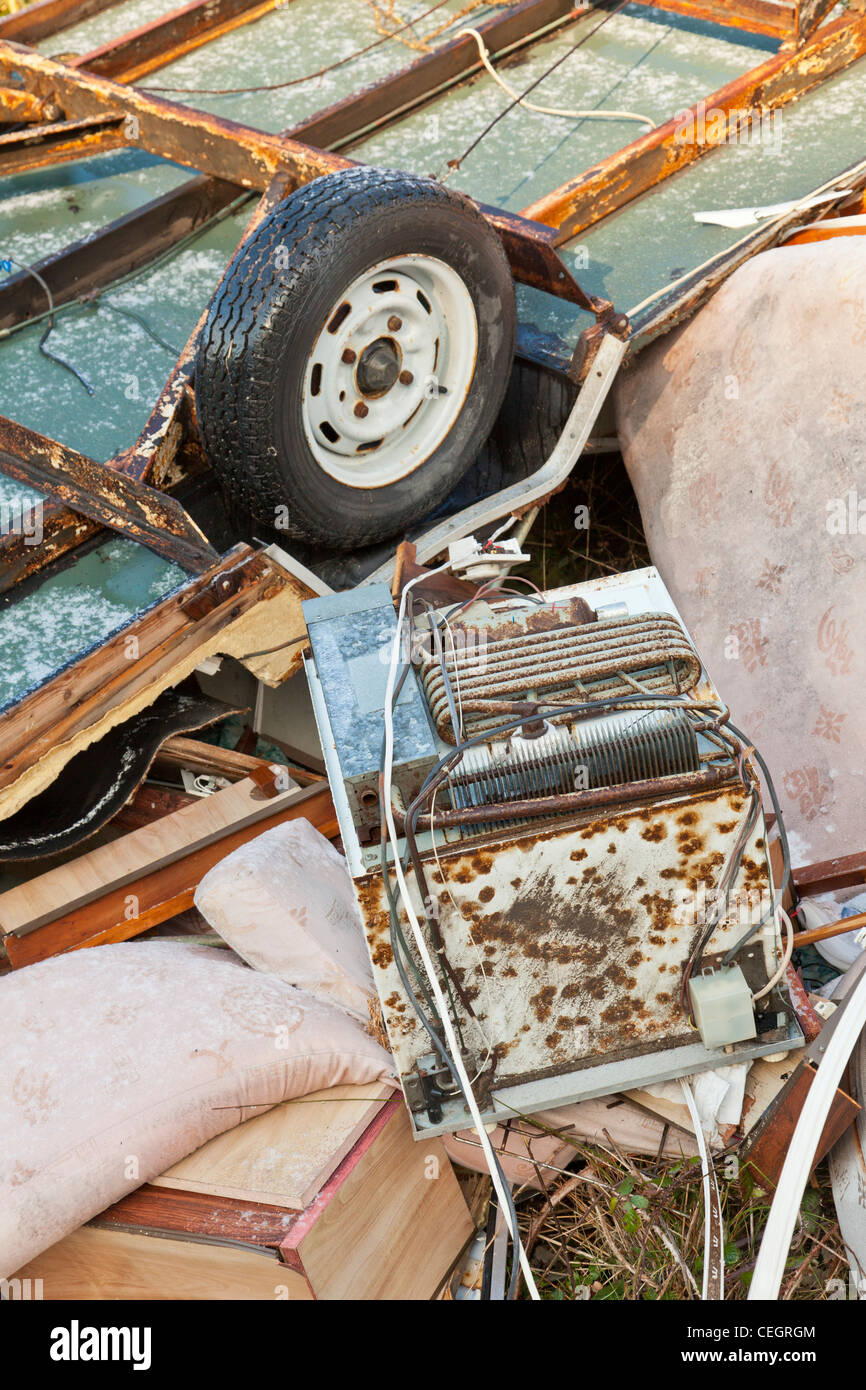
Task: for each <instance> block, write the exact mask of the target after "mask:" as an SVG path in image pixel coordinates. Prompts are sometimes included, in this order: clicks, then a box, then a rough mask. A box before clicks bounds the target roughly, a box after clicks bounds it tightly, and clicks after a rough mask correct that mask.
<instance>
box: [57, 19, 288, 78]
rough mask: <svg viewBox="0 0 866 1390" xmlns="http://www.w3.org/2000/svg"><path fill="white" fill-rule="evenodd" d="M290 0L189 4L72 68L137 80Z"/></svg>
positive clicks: (75, 62)
mask: <svg viewBox="0 0 866 1390" xmlns="http://www.w3.org/2000/svg"><path fill="white" fill-rule="evenodd" d="M287 2H288V0H192V4H189V5H184V6H182V7H181V8H180V9H177V10H172V11H171V12H170V13H169V14H165V15H160V17H159V19H154V20H152V21H151V23H150V24H142V25H140V26H139V27H138V28H137V29H131V30H129V32H128V33H125V34H120V35H118V37H117V38H114V39H109V40H108V41H107V42H106V43H104V44H100V46H99V47H98V48H93V49H91V50H90V51H89V52H88V53H82V54H81V55H80V56H78V57H77V58H73V59H72V60H71V61H70V63H69V66H70V67H71V68H83V69H86V71H87V72H95V73H99V75H100V76H101V77H113V78H114V79H115V81H117V82H137V81H138V79H139V78H140V77H144V75H145V73H148V72H153V71H154V70H155V69H156V68H161V67H165V66H166V65H167V64H168V63H173V62H175V61H176V60H177V59H178V58H182V57H183V56H184V54H186V53H192V52H193V51H194V50H195V49H196V48H201V47H202V45H203V44H206V43H210V42H211V41H212V40H213V39H217V38H219V37H220V36H221V35H222V34H229V33H231V32H232V30H234V29H239V28H240V27H241V26H242V25H244V24H252V23H253V21H254V20H256V19H261V17H262V16H263V15H266V14H269V13H270V11H271V10H273V9H275V8H276V6H277V5H280V4H286V3H287Z"/></svg>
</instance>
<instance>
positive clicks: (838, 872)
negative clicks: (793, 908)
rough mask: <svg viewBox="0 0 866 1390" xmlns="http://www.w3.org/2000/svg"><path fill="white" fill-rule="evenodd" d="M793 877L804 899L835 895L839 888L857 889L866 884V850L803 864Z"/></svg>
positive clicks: (794, 872) (794, 871) (795, 885)
mask: <svg viewBox="0 0 866 1390" xmlns="http://www.w3.org/2000/svg"><path fill="white" fill-rule="evenodd" d="M791 876H792V878H793V880H794V887H795V888H796V890H797V892H798V893H799V894H800V895H801V896H802V897H810V896H814V895H815V894H816V893H834V892H835V891H836V890H837V889H838V888H855V887H857V886H858V885H859V884H861V883H866V850H861V851H860V852H859V853H857V854H846V855H837V856H836V858H834V859H822V860H821V862H820V863H817V864H803V865H802V866H801V867H800V868H799V869H794V870H793V872H792V875H791Z"/></svg>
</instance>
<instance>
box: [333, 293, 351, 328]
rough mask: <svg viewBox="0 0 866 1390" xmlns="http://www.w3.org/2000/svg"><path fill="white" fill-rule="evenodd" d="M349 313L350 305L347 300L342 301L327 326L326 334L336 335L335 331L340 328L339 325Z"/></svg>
mask: <svg viewBox="0 0 866 1390" xmlns="http://www.w3.org/2000/svg"><path fill="white" fill-rule="evenodd" d="M351 312H352V306H351V304H350V303H349V301H348V300H344V301H343V303H342V304H341V305H340V307H339V309H338V310H337V312H336V313H335V314H334V316H333V318H332V319H331V322H330V323H329V324H328V332H329V333H336V331H337V329H338V328H339V327H340V324H341V323H342V322H343V320H344V319H345V318H346V315H347V314H351Z"/></svg>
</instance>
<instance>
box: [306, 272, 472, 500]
mask: <svg viewBox="0 0 866 1390" xmlns="http://www.w3.org/2000/svg"><path fill="white" fill-rule="evenodd" d="M477 350H478V321H477V318H476V315H475V306H474V304H473V303H472V298H471V296H470V294H469V291H468V290H467V288H466V286H465V284H464V283H463V281H462V280H461V278H460V276H459V275H458V274H457V272H456V271H454V270H452V269H451V267H450V266H449V265H446V264H445V262H444V261H440V260H436V258H435V257H433V256H420V255H406V256H395V257H391V258H389V259H388V260H385V261H380V262H379V264H378V265H375V266H373V267H372V269H370V270H367V271H365V272H364V274H363V275H360V276H358V278H357V279H356V280H354V281H353V282H352V284H351V285H349V287H348V288H347V289H346V291H345V292H344V294H342V295H341V296H340V299H339V300H338V302H337V303H336V304H335V305H334V307H333V309H332V310H331V312H330V313H329V314H328V317H327V319H326V320H325V324H324V326H323V328H322V330H321V332H320V333H319V336H318V337H317V339H316V342H315V344H314V346H313V350H312V352H311V353H310V356H309V359H308V361H307V367H306V371H305V374H304V388H303V401H302V413H303V424H304V434H305V435H306V439H307V443H308V444H309V446H310V450H311V452H312V454H313V456H314V458H315V459H316V462H317V463H318V465H319V467H320V468H321V469H323V471H324V472H325V473H327V474H328V475H329V476H330V477H331V478H334V479H336V481H337V482H339V483H344V484H346V485H347V486H348V487H357V488H376V487H387V486H388V484H390V483H395V482H397V481H399V479H401V478H405V477H406V476H407V475H408V474H410V473H413V472H414V471H415V469H416V468H420V466H421V464H422V463H424V462H425V460H426V459H428V458H430V456H431V454H433V453H434V452H435V451H436V449H438V447H439V445H440V444H441V443H442V441H443V440H444V439H445V438H446V436H447V435H448V433H449V431H450V430H451V428H452V426H453V425H454V422H455V420H456V419H457V417H458V415H459V414H460V411H461V410H462V408H463V404H464V401H465V400H466V396H467V394H468V392H469V387H470V385H471V383H472V377H473V375H474V372H475V358H476V354H477Z"/></svg>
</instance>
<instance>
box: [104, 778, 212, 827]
mask: <svg viewBox="0 0 866 1390" xmlns="http://www.w3.org/2000/svg"><path fill="white" fill-rule="evenodd" d="M194 801H195V797H194V796H189V795H188V794H187V793H186V792H182V791H176V790H175V789H174V787H155V786H152V785H151V783H150V782H143V783H142V785H141V786H140V787H138V788H137V790H136V791H135V793H134V794H133V796H132V797H131V798H130V800H129V801H127V803H126V805H125V806H124V807H122V808H121V810H120V811H118V813H117V815H116V816H115V817H114V819H113V820H112V822H111V829H112V830H138V828H139V826H142V825H150V824H151V822H152V821H155V820H159V819H160V818H161V817H162V816H169V815H171V813H172V811H179V810H180V808H181V807H182V806H191V805H192V803H193V802H194Z"/></svg>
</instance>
